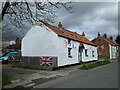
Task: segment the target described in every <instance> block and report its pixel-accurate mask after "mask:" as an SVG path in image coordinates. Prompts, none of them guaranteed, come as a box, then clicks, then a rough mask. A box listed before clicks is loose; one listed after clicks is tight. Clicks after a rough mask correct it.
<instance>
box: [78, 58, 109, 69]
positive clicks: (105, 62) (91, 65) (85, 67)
mask: <svg viewBox="0 0 120 90" xmlns="http://www.w3.org/2000/svg"><path fill="white" fill-rule="evenodd" d="M109 63H110V61H109V60H103V61H96V62H94V63H89V64H85V65H83V66H82V67H80V68H79V69H82V70H88V69H91V68H95V67H99V66H102V65H105V64H109Z"/></svg>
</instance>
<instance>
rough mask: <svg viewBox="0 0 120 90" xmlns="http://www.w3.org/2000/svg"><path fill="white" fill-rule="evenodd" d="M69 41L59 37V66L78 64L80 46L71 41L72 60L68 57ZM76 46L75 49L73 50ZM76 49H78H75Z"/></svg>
mask: <svg viewBox="0 0 120 90" xmlns="http://www.w3.org/2000/svg"><path fill="white" fill-rule="evenodd" d="M67 42H68V39H67V38H63V37H59V44H58V47H59V52H58V66H64V65H70V64H75V63H78V46H79V43H78V42H76V41H73V40H71V47H72V49H71V55H72V58H70V57H68V47H69V46H68V45H67ZM73 45H74V48H73ZM75 47H76V48H75Z"/></svg>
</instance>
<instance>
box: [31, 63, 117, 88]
mask: <svg viewBox="0 0 120 90" xmlns="http://www.w3.org/2000/svg"><path fill="white" fill-rule="evenodd" d="M33 88H118V62H113V63H111V64H108V65H104V66H101V67H98V68H95V69H91V70H77V71H75V72H73V73H71V74H70V75H69V76H65V77H62V78H59V79H56V80H52V81H49V82H47V83H43V84H40V85H37V86H34V87H33Z"/></svg>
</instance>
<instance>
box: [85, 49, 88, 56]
mask: <svg viewBox="0 0 120 90" xmlns="http://www.w3.org/2000/svg"><path fill="white" fill-rule="evenodd" d="M85 56H86V57H88V49H85Z"/></svg>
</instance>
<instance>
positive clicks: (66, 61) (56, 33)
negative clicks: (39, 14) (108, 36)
mask: <svg viewBox="0 0 120 90" xmlns="http://www.w3.org/2000/svg"><path fill="white" fill-rule="evenodd" d="M22 56H24V57H25V56H27V57H42V56H44V57H57V67H59V66H65V65H71V64H76V63H80V62H88V61H93V60H97V59H98V55H97V46H96V45H95V44H93V43H92V42H91V41H89V40H88V39H87V38H86V37H85V35H84V33H83V35H79V34H77V33H75V32H71V31H68V30H66V29H64V28H63V27H62V24H61V23H59V25H58V27H55V26H52V25H50V24H48V23H44V24H43V26H39V25H35V26H33V27H32V28H31V29H30V30H29V31H28V33H27V34H26V35H25V36H24V38H23V39H22Z"/></svg>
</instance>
